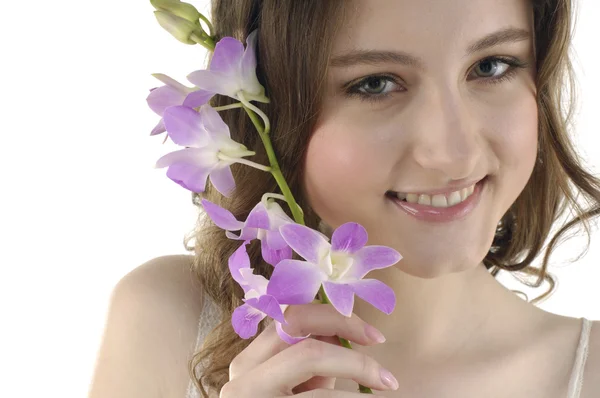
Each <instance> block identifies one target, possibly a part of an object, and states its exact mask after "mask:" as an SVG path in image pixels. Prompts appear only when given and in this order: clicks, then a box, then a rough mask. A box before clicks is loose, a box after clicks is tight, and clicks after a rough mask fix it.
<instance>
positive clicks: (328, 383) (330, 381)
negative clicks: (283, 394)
mask: <svg viewBox="0 0 600 398" xmlns="http://www.w3.org/2000/svg"><path fill="white" fill-rule="evenodd" d="M315 339H316V340H319V341H323V342H326V343H329V344H333V345H337V346H341V343H340V339H339V338H338V337H335V336H316V337H315ZM335 380H336V378H335V377H323V376H315V377H313V378H312V379H309V380H307V381H305V382H304V383H302V384H300V385H298V386H296V387H294V389H293V392H294V394H297V393H301V392H304V391H311V390H318V389H331V390H333V388H334V387H335Z"/></svg>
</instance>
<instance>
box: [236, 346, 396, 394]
mask: <svg viewBox="0 0 600 398" xmlns="http://www.w3.org/2000/svg"><path fill="white" fill-rule="evenodd" d="M261 375H269V377H268V378H264V377H262V380H261V392H262V395H261V396H272V395H277V394H279V395H281V394H282V393H283V394H289V393H291V392H292V389H293V388H294V387H295V386H297V385H299V384H301V383H303V382H305V381H307V380H309V379H310V378H312V377H314V376H322V377H336V378H337V377H339V378H343V379H351V380H354V381H355V382H357V383H359V384H362V385H364V386H367V387H370V388H373V389H377V390H391V389H397V382H396V383H395V384H396V388H392V386H391V385H388V384H386V381H385V378H384V377H386V376H389V375H390V373H389V372H388V371H386V370H385V369H383V367H382V366H381V365H379V364H378V363H377V362H376V361H375V360H374V359H373V358H371V357H369V356H368V355H365V354H363V353H359V352H357V351H355V350H349V349H347V348H344V347H339V346H335V345H333V344H328V343H324V342H322V341H318V340H315V339H306V340H304V341H301V342H300V343H298V344H295V345H293V346H291V347H290V348H288V349H286V350H283V351H282V352H280V353H279V354H277V355H275V356H274V357H272V358H270V359H269V360H267V361H266V362H265V363H263V364H261V365H259V366H258V367H256V368H255V369H254V370H252V371H251V372H249V373H246V374H245V375H244V376H243V377H242V378H241V379H245V380H247V382H250V381H251V380H257V379H259V378H261ZM392 377H393V376H392ZM241 381H242V380H241Z"/></svg>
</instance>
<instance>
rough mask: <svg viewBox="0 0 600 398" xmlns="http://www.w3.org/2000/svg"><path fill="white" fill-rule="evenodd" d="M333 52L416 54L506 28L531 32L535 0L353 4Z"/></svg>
mask: <svg viewBox="0 0 600 398" xmlns="http://www.w3.org/2000/svg"><path fill="white" fill-rule="evenodd" d="M347 4H348V6H347V18H346V21H345V23H344V24H343V26H342V27H341V30H340V31H339V32H338V34H337V35H336V37H335V38H334V43H333V54H334V56H335V54H340V53H346V52H347V51H349V50H355V49H367V50H401V51H405V52H408V53H411V54H415V55H423V56H424V57H426V58H427V56H428V55H435V54H443V53H447V52H449V51H452V52H455V51H460V52H461V54H462V55H466V50H467V47H469V46H470V45H471V44H473V43H474V42H476V41H477V40H478V39H480V38H482V37H484V36H486V35H488V34H490V33H493V32H495V31H498V30H501V29H506V28H518V29H522V30H524V31H528V32H532V26H533V10H532V6H531V0H352V1H348V3H347Z"/></svg>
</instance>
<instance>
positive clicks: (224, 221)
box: [202, 199, 244, 231]
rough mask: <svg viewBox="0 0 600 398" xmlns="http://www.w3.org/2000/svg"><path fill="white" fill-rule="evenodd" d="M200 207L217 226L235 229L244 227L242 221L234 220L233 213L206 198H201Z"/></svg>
mask: <svg viewBox="0 0 600 398" xmlns="http://www.w3.org/2000/svg"><path fill="white" fill-rule="evenodd" d="M202 207H203V208H204V211H205V212H206V214H208V216H209V217H210V219H211V220H212V221H213V222H214V223H215V224H216V225H217V227H219V228H222V229H225V230H231V231H237V230H239V229H242V228H243V227H244V223H243V222H241V221H238V220H236V218H235V217H234V215H233V214H231V212H230V211H229V210H227V209H224V208H222V207H221V206H219V205H216V204H214V203H212V202H210V201H208V200H206V199H202Z"/></svg>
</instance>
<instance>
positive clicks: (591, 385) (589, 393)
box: [581, 321, 600, 398]
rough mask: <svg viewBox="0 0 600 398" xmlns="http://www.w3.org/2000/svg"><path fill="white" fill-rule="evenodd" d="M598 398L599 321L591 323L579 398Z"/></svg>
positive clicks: (599, 382) (599, 372)
mask: <svg viewBox="0 0 600 398" xmlns="http://www.w3.org/2000/svg"><path fill="white" fill-rule="evenodd" d="M597 397H600V321H593V322H592V329H591V331H590V342H589V346H588V358H587V361H586V363H585V370H584V373H583V388H582V390H581V398H597Z"/></svg>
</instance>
